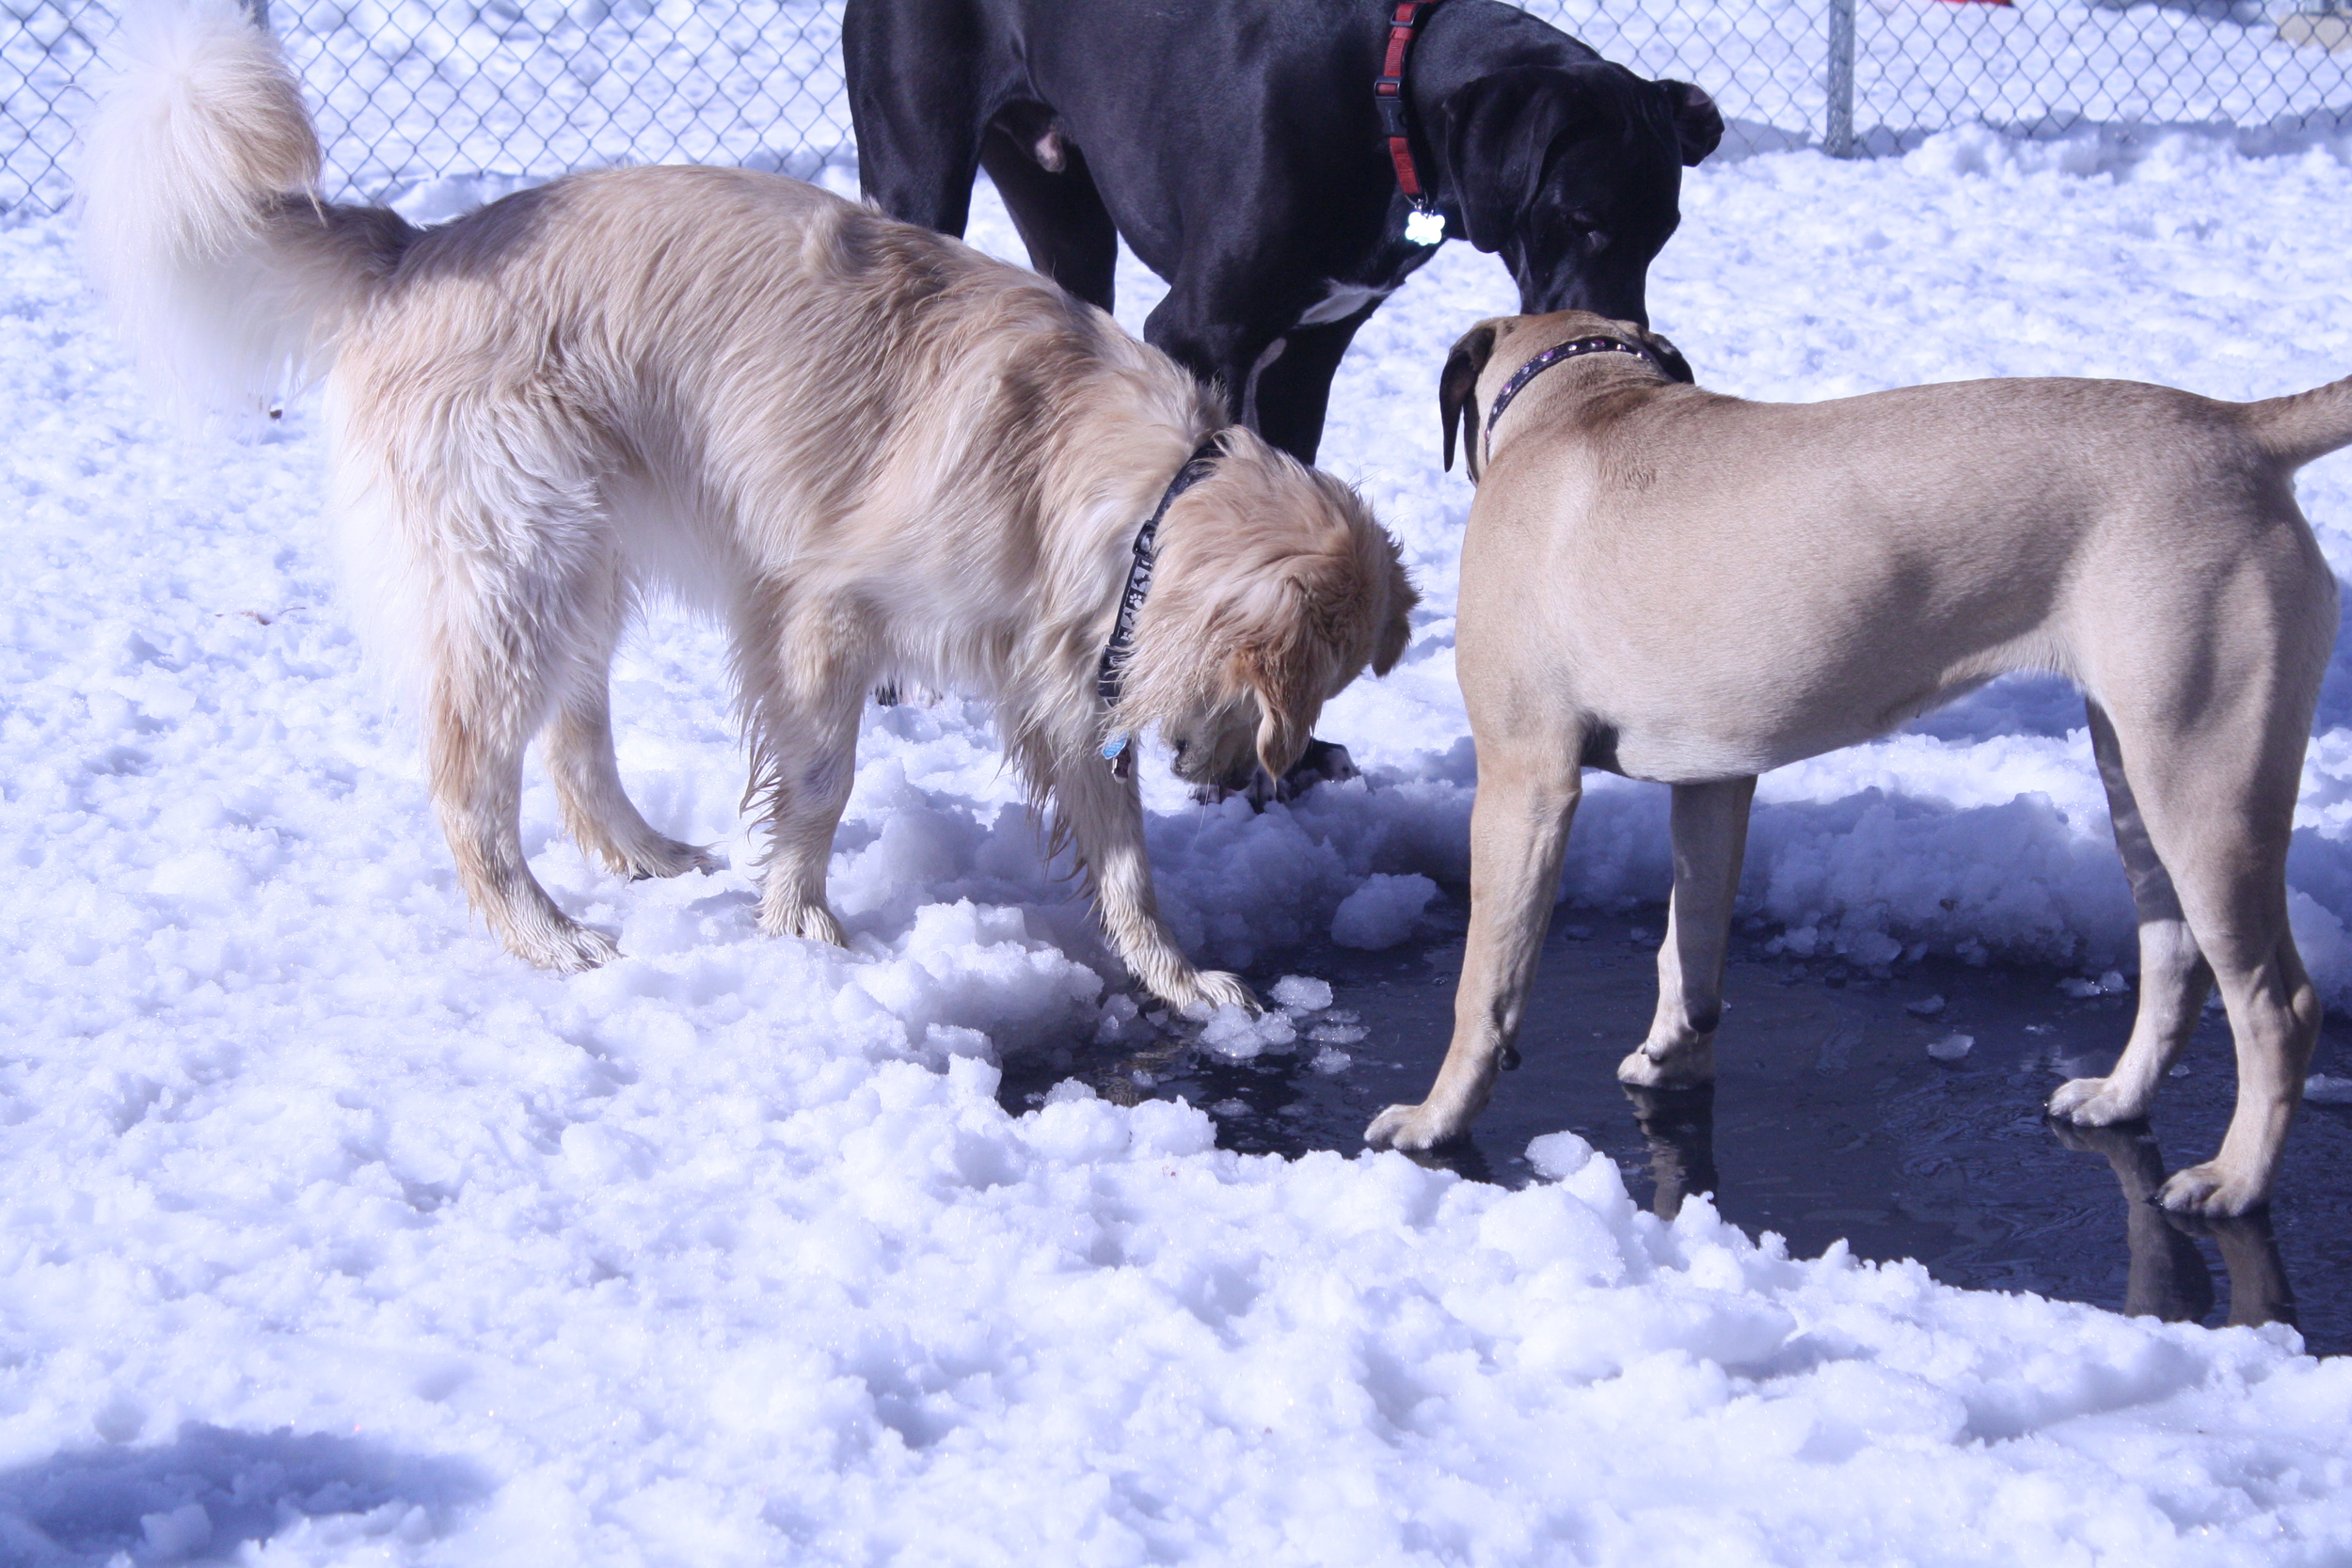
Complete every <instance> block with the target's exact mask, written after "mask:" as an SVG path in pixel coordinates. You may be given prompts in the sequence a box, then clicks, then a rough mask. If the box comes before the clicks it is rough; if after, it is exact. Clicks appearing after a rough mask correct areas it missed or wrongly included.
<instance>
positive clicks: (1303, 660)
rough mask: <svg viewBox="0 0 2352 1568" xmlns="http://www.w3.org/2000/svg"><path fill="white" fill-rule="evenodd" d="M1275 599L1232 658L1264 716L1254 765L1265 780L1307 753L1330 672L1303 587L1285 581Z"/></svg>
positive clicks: (1246, 632) (1243, 636)
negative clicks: (1272, 607)
mask: <svg viewBox="0 0 2352 1568" xmlns="http://www.w3.org/2000/svg"><path fill="white" fill-rule="evenodd" d="M1273 598H1274V599H1275V601H1276V604H1277V606H1278V607H1279V608H1278V609H1277V610H1276V612H1275V613H1274V614H1273V615H1272V616H1270V617H1267V618H1265V619H1262V620H1260V621H1259V622H1258V624H1256V625H1254V626H1250V627H1248V629H1247V630H1246V631H1245V632H1244V633H1243V635H1242V639H1241V642H1240V645H1239V647H1238V648H1236V649H1235V650H1234V656H1233V662H1234V668H1235V672H1236V673H1237V674H1238V675H1239V676H1240V678H1241V681H1242V683H1243V684H1244V685H1246V686H1248V688H1249V689H1250V690H1251V691H1252V692H1254V693H1256V695H1257V698H1258V708H1259V712H1260V713H1261V714H1262V715H1263V717H1261V718H1260V719H1259V721H1258V766H1259V767H1261V768H1264V769H1265V771H1266V776H1267V777H1268V778H1271V779H1279V778H1280V777H1281V776H1282V775H1283V774H1285V773H1287V772H1289V771H1290V769H1291V765H1292V764H1293V763H1295V762H1296V761H1297V760H1298V759H1299V758H1300V757H1301V756H1303V755H1304V754H1305V753H1306V751H1307V742H1308V740H1309V739H1311V737H1312V735H1313V731H1314V724H1315V716H1316V715H1317V714H1319V713H1321V712H1322V711H1323V699H1324V695H1325V687H1326V684H1327V682H1328V680H1329V678H1330V673H1329V671H1328V670H1327V669H1326V668H1325V663H1326V660H1325V659H1324V657H1323V655H1322V651H1321V649H1320V648H1319V647H1318V646H1317V644H1316V639H1315V624H1314V611H1313V608H1312V606H1311V604H1310V602H1309V595H1308V593H1307V590H1306V587H1305V585H1304V584H1302V583H1299V582H1296V581H1292V582H1287V583H1284V584H1283V585H1282V588H1281V590H1280V592H1279V593H1278V594H1274V595H1273Z"/></svg>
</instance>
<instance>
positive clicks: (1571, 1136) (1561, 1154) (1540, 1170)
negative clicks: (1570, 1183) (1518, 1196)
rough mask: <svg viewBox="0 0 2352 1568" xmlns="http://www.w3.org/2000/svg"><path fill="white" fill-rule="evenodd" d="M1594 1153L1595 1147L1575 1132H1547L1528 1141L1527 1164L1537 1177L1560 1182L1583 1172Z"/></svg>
mask: <svg viewBox="0 0 2352 1568" xmlns="http://www.w3.org/2000/svg"><path fill="white" fill-rule="evenodd" d="M1593 1153H1594V1150H1593V1146H1592V1145H1591V1144H1588V1143H1586V1142H1585V1141H1584V1140H1583V1139H1582V1138H1580V1137H1578V1136H1577V1135H1576V1134H1575V1133H1573V1132H1546V1133H1545V1134H1543V1136H1541V1137H1538V1138H1532V1139H1530V1140H1529V1141H1528V1145H1527V1163H1528V1164H1531V1165H1533V1166H1534V1167H1535V1174H1536V1175H1538V1176H1545V1177H1549V1178H1551V1179H1552V1180H1559V1179H1561V1178H1563V1177H1568V1176H1574V1175H1575V1174H1576V1173H1577V1172H1578V1171H1581V1170H1582V1169H1583V1168H1584V1166H1585V1164H1587V1163H1588V1162H1590V1161H1591V1160H1592V1158H1593Z"/></svg>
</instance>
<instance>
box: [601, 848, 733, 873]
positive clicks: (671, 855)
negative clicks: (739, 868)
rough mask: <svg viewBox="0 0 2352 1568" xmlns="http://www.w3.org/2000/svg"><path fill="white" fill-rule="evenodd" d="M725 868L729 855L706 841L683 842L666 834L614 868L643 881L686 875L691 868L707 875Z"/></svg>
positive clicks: (636, 850)
mask: <svg viewBox="0 0 2352 1568" xmlns="http://www.w3.org/2000/svg"><path fill="white" fill-rule="evenodd" d="M726 868H727V858H726V857H725V856H724V855H722V854H719V853H717V852H715V851H714V850H712V849H711V847H709V846H708V845H707V844H680V843H679V842H678V841H677V840H676V839H674V838H665V839H660V840H659V841H657V842H656V843H653V844H649V845H644V846H642V847H639V848H637V849H635V850H633V851H631V852H630V853H629V855H628V858H627V859H626V860H625V861H623V862H622V863H620V864H618V865H615V866H614V867H613V868H612V869H613V870H615V871H618V872H620V873H622V874H623V875H624V876H626V877H628V879H629V880H630V881H632V882H642V881H644V880H645V879H648V878H651V877H683V876H685V875H686V874H687V873H688V872H689V871H699V872H701V873H702V874H703V875H704V876H706V877H707V876H709V875H710V874H711V873H712V872H714V871H724V870H725V869H726Z"/></svg>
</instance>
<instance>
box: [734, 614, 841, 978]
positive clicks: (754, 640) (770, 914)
mask: <svg viewBox="0 0 2352 1568" xmlns="http://www.w3.org/2000/svg"><path fill="white" fill-rule="evenodd" d="M867 646H868V644H867V638H866V626H865V624H864V622H863V620H862V618H861V617H860V616H859V615H858V614H857V613H856V612H855V610H852V609H850V608H848V607H838V608H836V609H834V610H830V611H828V610H817V609H812V610H809V611H807V612H805V613H803V614H800V615H797V616H794V617H792V618H790V619H788V620H787V618H786V616H785V614H784V613H783V612H782V611H781V610H776V611H774V612H773V613H771V614H746V615H744V616H741V617H739V621H738V625H737V634H736V649H737V652H736V667H737V669H738V671H739V673H740V675H741V679H742V682H743V687H744V691H743V705H744V710H745V713H746V717H747V726H746V727H747V729H748V731H749V734H748V736H747V738H748V740H749V741H750V744H751V752H752V784H751V788H750V790H749V791H748V792H747V793H748V797H749V798H751V799H754V800H757V802H758V815H759V817H760V820H761V821H762V822H764V823H765V824H766V826H767V828H768V832H769V848H768V861H767V872H766V875H765V878H764V879H763V881H762V885H761V888H760V895H759V926H760V929H762V930H764V931H766V932H767V933H768V934H769V935H771V936H780V937H804V938H806V939H807V940H809V941H811V942H831V943H833V944H834V946H836V947H841V946H846V945H848V942H849V937H848V934H847V933H845V932H844V931H843V930H842V929H841V922H840V921H838V920H836V919H834V913H833V910H832V908H831V906H829V905H828V904H827V903H826V901H825V870H826V867H827V865H828V864H829V863H831V861H832V859H833V835H834V830H835V829H836V828H838V827H840V825H841V812H842V808H843V807H845V806H847V805H848V804H849V802H850V785H851V784H854V783H856V781H857V725H858V717H859V714H860V713H861V712H862V711H863V710H864V708H865V705H866V688H868V687H869V686H871V685H872V684H873V671H872V668H871V665H872V658H871V656H870V654H869V653H868V652H867Z"/></svg>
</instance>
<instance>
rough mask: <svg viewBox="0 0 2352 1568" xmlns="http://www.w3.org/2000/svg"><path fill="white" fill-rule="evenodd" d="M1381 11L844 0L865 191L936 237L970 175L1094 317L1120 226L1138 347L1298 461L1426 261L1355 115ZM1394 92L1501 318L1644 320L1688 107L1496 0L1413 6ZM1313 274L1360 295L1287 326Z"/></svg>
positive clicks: (1384, 11)
mask: <svg viewBox="0 0 2352 1568" xmlns="http://www.w3.org/2000/svg"><path fill="white" fill-rule="evenodd" d="M1389 10H1390V8H1389V7H1387V6H1384V5H1381V4H1379V3H1378V0H1153V3H1152V4H1128V3H1112V0H849V4H848V9H847V12H846V15H845V16H844V19H843V31H842V54H843V58H844V61H845V64H846V66H847V69H848V73H849V83H850V113H851V116H852V118H853V119H854V120H855V122H856V130H857V143H858V159H859V166H860V169H861V174H862V178H863V180H864V183H865V188H866V196H867V197H868V198H870V199H872V200H873V201H874V202H875V203H876V204H877V205H879V206H880V207H881V208H882V211H884V212H886V213H888V214H890V215H892V216H893V217H898V218H903V219H906V220H908V221H910V222H914V223H920V224H924V225H926V226H928V227H930V228H932V229H937V230H944V231H945V232H947V233H950V234H961V233H962V232H963V229H964V222H965V219H966V217H967V216H968V214H969V209H970V202H971V189H972V181H973V177H974V175H975V172H976V171H977V169H980V168H986V169H987V170H988V172H989V176H990V178H991V179H993V181H994V182H995V183H996V186H997V188H998V190H999V191H1000V192H1002V193H1003V196H1004V198H1005V203H1006V205H1007V206H1008V207H1009V208H1010V209H1011V212H1012V215H1013V221H1014V222H1015V223H1016V224H1017V225H1018V226H1019V228H1020V230H1021V237H1022V239H1023V240H1024V242H1025V243H1026V245H1028V248H1029V256H1030V260H1031V261H1032V262H1033V264H1035V265H1036V266H1037V268H1038V269H1039V270H1040V271H1041V272H1043V273H1045V274H1046V275H1047V276H1049V277H1053V278H1055V279H1057V281H1059V282H1060V283H1061V284H1062V285H1063V286H1064V287H1065V288H1067V289H1069V290H1070V291H1071V292H1072V293H1075V294H1077V295H1079V296H1080V297H1081V298H1084V299H1088V300H1090V301H1092V302H1093V303H1094V304H1097V305H1100V306H1103V307H1104V308H1105V309H1108V308H1109V306H1110V303H1111V272H1112V266H1113V262H1114V261H1115V260H1116V258H1117V254H1118V243H1117V237H1118V236H1120V235H1124V236H1125V237H1126V240H1127V243H1128V245H1129V246H1130V247H1131V248H1133V249H1134V251H1135V252H1136V255H1137V256H1139V257H1140V258H1142V260H1143V261H1144V262H1145V263H1146V264H1147V265H1149V266H1150V267H1151V268H1152V270H1153V271H1155V272H1157V273H1158V274H1159V275H1160V276H1161V277H1166V278H1168V279H1169V280H1170V283H1171V288H1170V290H1169V293H1168V298H1167V299H1166V300H1165V301H1164V302H1163V303H1162V304H1161V305H1160V307H1159V308H1158V309H1155V310H1153V311H1152V317H1151V320H1150V321H1149V322H1148V323H1147V324H1146V325H1145V329H1144V335H1145V337H1146V338H1148V339H1149V340H1150V341H1152V343H1154V344H1156V345H1157V346H1158V347H1160V348H1162V349H1165V350H1166V351H1168V353H1169V354H1170V355H1172V356H1175V358H1176V359H1177V360H1179V361H1180V362H1181V363H1183V364H1184V365H1185V366H1186V367H1187V368H1189V369H1190V370H1191V371H1192V372H1193V373H1194V374H1196V375H1198V376H1199V377H1200V378H1201V380H1203V381H1204V382H1207V383H1210V384H1212V385H1215V386H1217V387H1220V388H1223V390H1224V392H1225V395H1226V397H1227V399H1228V400H1229V402H1230V403H1231V404H1232V408H1233V410H1234V412H1235V413H1236V414H1238V415H1239V416H1241V417H1242V418H1243V419H1245V420H1248V422H1250V423H1252V424H1254V425H1255V426H1256V427H1257V428H1258V430H1259V431H1260V432H1261V433H1262V434H1263V436H1265V437H1266V439H1267V440H1269V441H1271V442H1273V443H1274V444H1275V445H1277V446H1279V447H1281V448H1282V449H1284V450H1285V451H1290V452H1292V453H1294V454H1295V455H1296V456H1298V457H1299V458H1301V459H1303V460H1309V461H1311V460H1312V458H1313V456H1314V452H1315V448H1316V445H1317V443H1318V442H1319V441H1320V440H1321V438H1322V434H1323V420H1324V410H1325V405H1326V403H1327V399H1328V397H1329V394H1330V386H1331V377H1332V374H1333V372H1336V371H1337V370H1338V368H1339V363H1340V356H1341V355H1342V354H1343V352H1344V351H1345V350H1346V347H1347V344H1348V341H1349V340H1350V339H1352V338H1353V337H1354V336H1355V334H1356V330H1357V328H1358V327H1359V326H1361V325H1363V323H1364V320H1365V318H1366V317H1368V316H1370V315H1371V314H1372V312H1373V310H1374V309H1375V308H1376V307H1377V305H1378V303H1379V296H1382V295H1385V294H1386V293H1388V292H1389V291H1391V290H1392V289H1394V288H1396V287H1397V285H1398V284H1400V283H1402V282H1403V281H1404V279H1405V277H1406V274H1408V273H1410V272H1411V271H1412V270H1413V269H1414V268H1415V267H1417V266H1419V265H1421V263H1422V261H1426V260H1427V259H1428V257H1429V254H1430V252H1429V250H1428V249H1427V248H1424V247H1422V246H1420V245H1413V244H1411V243H1410V242H1408V241H1407V240H1406V238H1405V237H1404V230H1405V218H1406V214H1407V212H1408V211H1409V205H1408V203H1407V202H1406V198H1405V197H1404V195H1403V193H1401V192H1400V191H1399V190H1398V189H1397V185H1396V175H1395V171H1394V169H1393V167H1392V166H1391V163H1390V161H1389V157H1388V153H1387V144H1386V142H1385V141H1384V140H1383V138H1382V136H1381V132H1380V123H1379V119H1378V116H1377V115H1376V113H1375V109H1374V106H1373V92H1372V84H1373V79H1374V78H1375V76H1377V75H1378V74H1379V71H1380V64H1381V56H1382V53H1383V50H1384V48H1385V45H1386V40H1387V35H1388V17H1389ZM1407 87H1408V95H1409V97H1410V100H1411V104H1412V118H1413V123H1414V129H1415V136H1414V146H1415V161H1416V163H1417V165H1418V166H1419V167H1420V170H1421V176H1422V182H1423V183H1424V184H1425V185H1426V186H1427V187H1428V189H1429V191H1430V194H1431V195H1432V197H1433V198H1435V200H1436V203H1437V206H1438V211H1439V212H1441V213H1443V214H1444V215H1445V220H1446V230H1447V233H1448V235H1449V236H1450V237H1457V238H1463V239H1467V240H1469V241H1470V244H1472V245H1476V246H1477V247H1478V248H1479V249H1481V250H1486V251H1492V252H1494V253H1495V254H1497V255H1498V256H1500V257H1501V258H1502V261H1503V263H1504V264H1505V265H1506V266H1508V267H1509V268H1510V269H1511V276H1512V277H1513V278H1514V279H1515V280H1516V281H1517V282H1518V289H1519V299H1520V308H1521V309H1523V310H1525V311H1527V312H1529V313H1537V312H1542V311H1548V310H1563V309H1583V310H1592V311H1596V312H1597V313H1599V314H1601V315H1604V316H1609V317H1613V318H1614V319H1617V320H1621V321H1631V322H1637V323H1640V324H1642V325H1648V319H1649V316H1648V309H1647V305H1646V302H1645V298H1644V285H1645V277H1646V274H1647V272H1648V268H1649V263H1650V261H1651V259H1652V258H1654V257H1655V256H1656V255H1657V254H1658V250H1659V247H1660V246H1661V245H1664V244H1665V242H1666V238H1667V236H1668V235H1670V234H1672V233H1673V232H1674V229H1675V225H1676V223H1677V221H1678V219H1679V214H1678V211H1677V198H1678V197H1679V194H1680V186H1681V171H1682V168H1683V166H1686V165H1690V164H1695V163H1697V162H1698V161H1699V160H1700V159H1702V158H1704V157H1706V156H1707V154H1708V153H1709V152H1710V151H1712V150H1714V148H1715V144H1716V142H1717V141H1718V140H1719V139H1720V138H1721V137H1722V135H1723V119H1722V117H1721V116H1720V115H1718V114H1717V113H1716V110H1715V105H1714V103H1712V102H1711V101H1710V100H1709V99H1708V96H1707V95H1706V94H1705V93H1704V92H1701V91H1700V90H1699V89H1698V88H1696V87H1692V86H1690V85H1688V84H1687V83H1681V82H1649V81H1645V80H1643V79H1642V78H1640V77H1638V76H1635V75H1634V74H1633V73H1632V72H1631V71H1627V70H1626V69H1624V68H1623V67H1622V66H1615V65H1611V64H1608V63H1606V62H1604V61H1603V60H1602V59H1601V58H1600V57H1599V56H1598V55H1596V54H1595V53H1594V52H1593V51H1592V50H1590V49H1588V48H1586V47H1585V46H1584V45H1583V44H1581V43H1579V42H1578V41H1577V40H1574V39H1572V38H1569V37H1568V36H1567V35H1566V34H1565V33H1562V32H1560V31H1558V30H1557V29H1555V28H1552V27H1550V26H1549V25H1547V24H1544V23H1542V22H1539V21H1537V20H1536V19H1535V18H1534V17H1532V16H1530V15H1528V14H1527V13H1526V12H1524V11H1522V10H1519V9H1518V8H1516V7H1513V6H1509V5H1505V4H1502V3H1501V0H1443V3H1442V4H1440V5H1439V6H1438V7H1437V8H1435V9H1434V10H1432V11H1431V12H1429V13H1428V16H1427V20H1426V21H1425V22H1424V23H1423V24H1422V32H1421V37H1420V39H1419V41H1418V42H1417V43H1416V45H1415V46H1414V50H1413V55H1412V60H1411V63H1410V65H1409V67H1408V69H1407ZM1333 285H1338V286H1339V287H1341V288H1343V289H1347V290H1362V291H1368V293H1367V294H1366V296H1365V302H1364V303H1361V304H1359V305H1356V306H1354V307H1353V308H1351V309H1346V310H1345V311H1344V313H1343V314H1341V315H1340V316H1339V317H1338V319H1336V320H1332V321H1328V322H1324V323H1319V324H1315V325H1301V324H1300V317H1301V316H1302V315H1303V314H1305V313H1307V312H1308V311H1310V310H1311V309H1313V308H1314V307H1316V306H1317V305H1318V304H1320V303H1322V302H1323V301H1324V300H1325V298H1326V296H1327V293H1329V291H1330V289H1331V287H1332V286H1333ZM1278 342H1279V344H1280V345H1281V346H1280V348H1279V352H1278V353H1277V354H1276V356H1275V357H1274V358H1272V359H1271V360H1270V361H1264V356H1266V355H1267V353H1268V352H1269V350H1271V349H1273V348H1274V346H1275V345H1276V344H1277V343H1278ZM1262 361H1263V365H1262ZM1253 371H1254V372H1256V373H1255V374H1254V375H1253Z"/></svg>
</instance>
